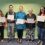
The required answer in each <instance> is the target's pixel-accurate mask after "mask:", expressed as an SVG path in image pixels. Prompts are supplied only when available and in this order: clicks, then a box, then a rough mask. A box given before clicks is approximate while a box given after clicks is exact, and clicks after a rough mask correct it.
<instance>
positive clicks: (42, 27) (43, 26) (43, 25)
mask: <svg viewBox="0 0 45 45" xmlns="http://www.w3.org/2000/svg"><path fill="white" fill-rule="evenodd" d="M39 16H45V11H44V7H41V9H40V12H39ZM44 32H45V22H41V21H38V39H39V42H38V44H40V43H42V42H43V40H44V35H45V33H44Z"/></svg>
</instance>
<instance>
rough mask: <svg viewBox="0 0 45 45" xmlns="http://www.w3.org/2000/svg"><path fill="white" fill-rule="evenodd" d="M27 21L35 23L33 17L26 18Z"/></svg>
mask: <svg viewBox="0 0 45 45" xmlns="http://www.w3.org/2000/svg"><path fill="white" fill-rule="evenodd" d="M27 22H28V23H35V21H34V19H27Z"/></svg>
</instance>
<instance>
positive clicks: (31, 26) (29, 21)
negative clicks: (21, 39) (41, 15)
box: [26, 9, 36, 41]
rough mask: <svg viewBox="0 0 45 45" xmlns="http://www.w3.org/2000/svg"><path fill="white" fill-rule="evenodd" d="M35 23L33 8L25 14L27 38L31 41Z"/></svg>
mask: <svg viewBox="0 0 45 45" xmlns="http://www.w3.org/2000/svg"><path fill="white" fill-rule="evenodd" d="M35 23H36V15H35V14H34V13H33V10H32V9H30V10H29V14H27V21H26V25H27V36H26V37H27V39H30V40H31V41H33V40H34V31H35Z"/></svg>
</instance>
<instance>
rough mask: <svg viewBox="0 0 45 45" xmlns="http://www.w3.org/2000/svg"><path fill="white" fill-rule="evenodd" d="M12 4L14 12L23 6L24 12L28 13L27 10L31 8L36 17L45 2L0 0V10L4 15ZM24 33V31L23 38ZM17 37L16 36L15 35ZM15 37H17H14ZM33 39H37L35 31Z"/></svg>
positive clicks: (41, 0)
mask: <svg viewBox="0 0 45 45" xmlns="http://www.w3.org/2000/svg"><path fill="white" fill-rule="evenodd" d="M10 4H12V5H13V6H14V11H15V12H17V11H18V7H19V5H20V4H22V5H24V11H25V12H26V13H28V10H29V8H33V10H34V13H35V14H36V15H37V14H38V13H39V9H40V7H41V6H45V0H0V9H1V10H2V11H3V13H4V15H5V13H6V12H7V11H8V6H9V5H10ZM25 34H26V32H25V31H24V37H25ZM15 35H17V34H15ZM4 37H5V38H7V30H5V31H4ZM16 37H17V36H16ZM35 38H37V31H35Z"/></svg>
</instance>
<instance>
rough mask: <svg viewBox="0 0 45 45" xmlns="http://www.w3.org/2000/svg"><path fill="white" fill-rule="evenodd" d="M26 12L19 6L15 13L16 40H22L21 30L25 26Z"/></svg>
mask: <svg viewBox="0 0 45 45" xmlns="http://www.w3.org/2000/svg"><path fill="white" fill-rule="evenodd" d="M25 20H26V14H25V12H24V11H23V6H22V5H20V6H19V11H18V12H17V13H16V30H17V34H18V41H20V42H21V41H22V36H23V30H24V29H25V28H26V25H25Z"/></svg>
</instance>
